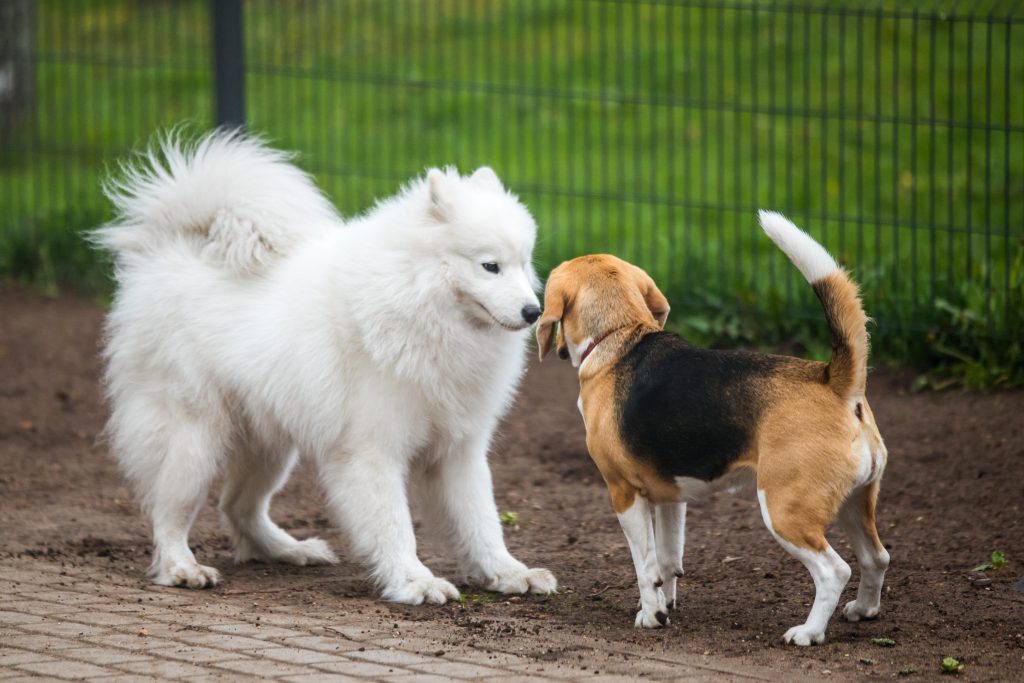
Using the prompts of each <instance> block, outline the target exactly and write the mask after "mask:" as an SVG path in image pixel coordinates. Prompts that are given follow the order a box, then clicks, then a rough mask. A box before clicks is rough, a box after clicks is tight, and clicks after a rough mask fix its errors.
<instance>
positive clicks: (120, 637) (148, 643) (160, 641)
mask: <svg viewBox="0 0 1024 683" xmlns="http://www.w3.org/2000/svg"><path fill="white" fill-rule="evenodd" d="M82 640H83V641H84V642H87V643H95V644H96V645H110V646H113V647H119V648H124V649H126V650H131V651H148V650H159V649H166V648H169V647H173V646H175V645H178V643H175V642H174V641H173V640H168V639H166V638H153V637H148V638H142V637H139V636H138V635H134V634H126V633H112V634H110V635H104V636H86V637H85V638H82ZM79 647H81V646H79Z"/></svg>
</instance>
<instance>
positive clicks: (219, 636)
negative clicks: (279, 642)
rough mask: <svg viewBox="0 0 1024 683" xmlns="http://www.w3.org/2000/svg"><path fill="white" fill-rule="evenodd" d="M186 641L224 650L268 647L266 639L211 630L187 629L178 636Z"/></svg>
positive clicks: (178, 638)
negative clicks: (198, 631)
mask: <svg viewBox="0 0 1024 683" xmlns="http://www.w3.org/2000/svg"><path fill="white" fill-rule="evenodd" d="M177 640H180V641H182V642H185V643H192V644H193V645H202V646H204V647H219V648H220V649H222V650H232V651H238V650H259V649H262V648H265V647H267V645H268V643H267V641H265V640H257V639H256V638H246V637H245V636H233V635H230V634H227V633H210V632H209V631H206V632H200V633H196V632H195V631H186V632H184V633H182V634H181V635H179V636H178V637H177Z"/></svg>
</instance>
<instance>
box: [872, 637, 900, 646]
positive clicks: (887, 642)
mask: <svg viewBox="0 0 1024 683" xmlns="http://www.w3.org/2000/svg"><path fill="white" fill-rule="evenodd" d="M871 644H872V645H878V646H880V647H896V641H895V640H893V639H892V638H872V639H871Z"/></svg>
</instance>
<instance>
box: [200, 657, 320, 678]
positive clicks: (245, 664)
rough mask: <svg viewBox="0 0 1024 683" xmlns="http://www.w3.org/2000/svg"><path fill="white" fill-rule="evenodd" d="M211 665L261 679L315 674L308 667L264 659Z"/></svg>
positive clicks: (313, 670)
mask: <svg viewBox="0 0 1024 683" xmlns="http://www.w3.org/2000/svg"><path fill="white" fill-rule="evenodd" d="M211 664H212V665H213V666H215V667H217V668H220V669H227V670H229V671H235V672H238V673H243V674H251V675H253V676H259V677H261V678H269V677H271V676H289V675H297V674H315V673H316V670H315V669H310V668H309V667H305V666H299V665H298V664H285V663H284V662H270V661H267V660H265V659H239V660H232V661H226V662H211Z"/></svg>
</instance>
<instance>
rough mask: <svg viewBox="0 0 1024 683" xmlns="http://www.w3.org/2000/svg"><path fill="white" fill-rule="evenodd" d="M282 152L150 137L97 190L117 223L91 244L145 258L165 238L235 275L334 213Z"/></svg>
mask: <svg viewBox="0 0 1024 683" xmlns="http://www.w3.org/2000/svg"><path fill="white" fill-rule="evenodd" d="M289 159H290V157H289V155H288V154H286V153H284V152H280V151H278V150H274V149H271V148H269V147H267V146H266V145H265V144H264V143H263V142H262V141H261V140H259V139H258V138H254V137H250V136H247V135H245V134H243V133H241V132H238V131H214V132H212V133H209V134H207V135H205V136H203V137H202V138H200V139H199V140H198V141H195V142H193V143H184V142H182V141H181V139H180V137H179V136H178V135H177V134H176V133H174V132H171V133H167V134H165V135H161V136H159V137H158V138H157V139H156V140H155V141H154V142H153V143H152V144H151V145H150V147H149V149H148V150H146V151H145V152H143V153H142V154H141V155H139V158H138V159H137V160H136V161H135V162H134V163H127V164H123V165H122V167H121V174H120V177H119V178H114V179H110V180H108V181H107V182H106V183H105V186H104V192H105V193H106V195H107V197H109V198H110V200H111V201H112V202H113V203H114V206H115V208H116V209H117V216H116V218H115V219H114V220H113V221H112V222H111V223H108V224H107V225H105V226H103V227H101V228H98V229H97V230H95V231H93V233H92V235H91V239H92V241H93V242H94V243H96V244H97V245H99V246H101V247H104V248H106V249H107V250H109V251H111V252H112V253H113V254H114V255H115V256H116V257H117V258H118V259H119V260H125V259H131V258H133V257H139V256H142V257H145V256H146V255H147V254H151V253H153V252H154V251H157V250H159V249H160V248H162V247H164V246H166V245H167V244H169V243H171V242H180V241H183V240H184V241H186V242H187V243H188V244H190V245H194V247H195V249H196V252H197V255H201V256H202V257H203V258H204V259H208V260H210V261H212V262H215V263H218V264H220V265H223V266H225V267H227V268H230V269H232V270H235V271H238V272H252V271H255V270H258V269H259V268H260V267H261V266H263V265H265V264H266V263H268V262H270V261H271V260H273V259H274V258H275V257H276V256H280V255H282V254H285V253H287V252H288V251H290V250H291V249H292V248H293V247H294V246H295V245H296V244H298V243H300V242H302V241H303V240H304V239H305V238H306V237H307V236H309V235H311V234H313V233H314V232H316V231H318V230H322V229H323V227H324V225H325V224H337V223H339V222H340V218H339V217H338V214H337V213H336V212H335V210H334V207H333V206H332V205H331V203H330V202H329V201H328V200H327V198H326V197H324V195H323V194H322V193H321V192H320V190H318V189H317V187H316V186H315V185H314V184H313V181H312V179H311V178H310V177H309V176H308V175H306V174H305V173H304V172H303V171H301V170H300V169H299V168H298V167H296V166H295V165H294V164H292V163H291V162H290V160H289Z"/></svg>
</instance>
